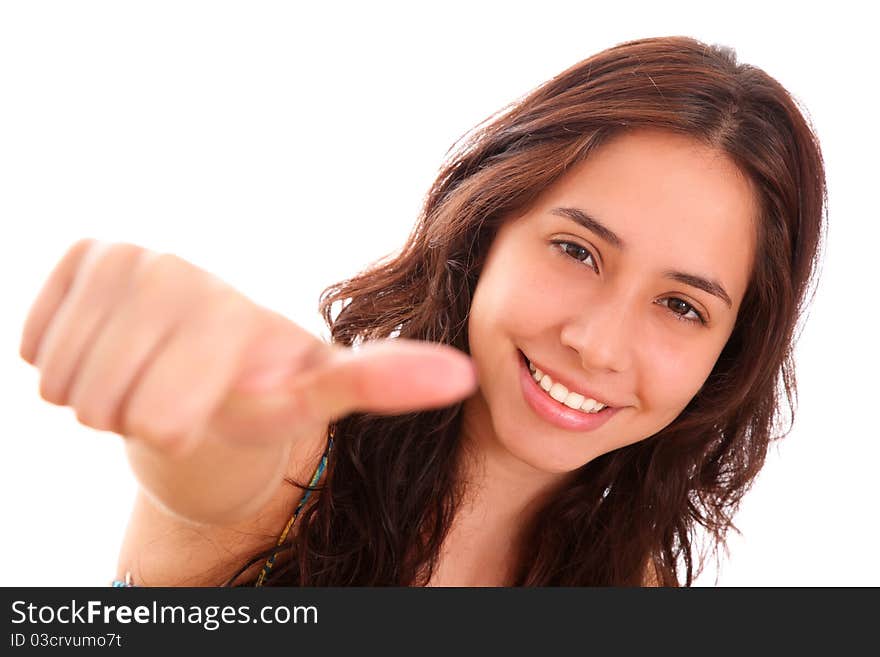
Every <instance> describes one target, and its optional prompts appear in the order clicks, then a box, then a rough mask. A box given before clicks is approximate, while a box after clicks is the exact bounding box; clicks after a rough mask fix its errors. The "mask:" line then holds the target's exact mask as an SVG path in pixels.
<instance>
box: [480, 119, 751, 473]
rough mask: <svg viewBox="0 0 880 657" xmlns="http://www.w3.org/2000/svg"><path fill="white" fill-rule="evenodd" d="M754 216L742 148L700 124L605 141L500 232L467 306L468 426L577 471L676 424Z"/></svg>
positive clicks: (720, 320)
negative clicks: (702, 137) (739, 161)
mask: <svg viewBox="0 0 880 657" xmlns="http://www.w3.org/2000/svg"><path fill="white" fill-rule="evenodd" d="M756 216H757V211H756V206H755V202H754V195H753V193H752V191H751V187H750V185H749V183H748V182H747V181H746V179H745V178H744V177H743V176H742V175H741V173H740V172H739V170H738V169H737V168H736V167H735V165H734V164H733V163H732V161H730V160H729V159H728V158H727V157H726V156H724V155H721V154H719V153H718V152H716V151H715V150H712V149H710V148H708V147H706V146H703V145H702V144H700V143H698V142H696V141H694V140H691V139H690V138H687V137H683V136H679V135H676V134H673V133H666V132H655V131H639V132H633V133H628V134H623V135H620V136H618V137H616V138H614V139H612V140H611V141H609V142H607V143H606V144H604V145H602V146H601V147H600V148H599V149H597V150H596V151H594V152H593V153H592V154H591V155H590V156H589V158H588V159H587V160H586V161H584V162H582V163H580V164H579V165H578V166H576V167H574V168H572V169H571V170H570V171H569V172H568V173H567V174H566V175H565V176H564V177H563V178H562V179H560V181H559V182H558V183H557V184H555V185H554V186H552V187H550V188H549V189H547V190H546V191H545V192H544V193H543V194H542V195H541V196H540V198H539V199H538V200H537V202H536V203H535V204H534V205H533V207H531V208H530V209H529V210H528V211H527V212H526V213H525V214H524V215H522V216H519V217H516V218H512V219H509V220H508V221H507V222H505V223H504V224H503V225H502V227H501V228H500V229H499V231H498V234H497V237H496V238H495V240H494V242H493V243H492V246H491V248H490V250H489V253H488V255H487V260H486V262H485V265H484V268H483V271H482V273H481V275H480V279H479V281H478V283H477V288H476V292H475V295H474V299H473V303H472V306H471V313H470V317H469V333H470V349H471V355H472V357H473V359H474V362H475V364H476V366H477V371H478V375H479V380H480V390H479V392H478V393H477V394H476V395H475V396H474V397H472V398H471V399H469V400H467V402H466V404H465V421H466V426H468V427H469V428H468V430H469V431H474V430H475V431H478V432H479V433H480V434H481V436H483V437H488V439H489V440H490V441H492V444H493V445H495V446H496V447H498V446H501V447H503V449H504V450H505V451H506V453H508V454H509V455H512V456H514V457H516V458H517V459H518V460H519V461H521V462H523V463H525V464H527V465H529V466H531V467H533V468H536V469H538V470H541V471H543V472H547V473H563V472H570V471H572V470H574V469H576V468H578V467H580V466H582V465H584V464H585V463H587V462H589V461H591V460H592V459H594V458H596V457H597V456H600V455H602V454H604V453H606V452H610V451H612V450H614V449H616V448H618V447H623V446H625V445H629V444H631V443H634V442H637V441H639V440H643V439H645V438H647V437H649V436H651V435H653V434H655V433H657V432H658V431H660V430H661V429H662V428H664V427H665V426H667V425H668V424H670V423H671V422H672V421H673V420H674V419H675V418H676V416H678V414H679V413H680V412H681V411H682V410H683V409H684V408H685V406H686V405H687V404H688V402H689V401H690V400H691V398H693V397H694V395H695V394H696V393H697V391H698V390H699V389H700V386H702V384H703V382H704V381H705V380H706V377H707V376H708V375H709V373H710V372H711V370H712V368H713V366H714V364H715V361H716V360H717V358H718V355H719V354H720V353H721V350H722V348H723V347H724V344H725V343H726V342H727V339H728V337H729V336H730V334H731V331H732V330H733V326H734V322H735V320H736V316H737V311H738V308H739V305H740V303H741V301H742V298H743V295H744V294H745V292H746V287H747V284H748V280H749V276H750V272H751V264H752V261H753V255H754V251H755V232H756V230H755V217H756ZM526 359H528V362H529V363H531V365H532V366H533V367H536V368H537V369H538V370H540V372H543V373H546V376H547V377H549V378H548V379H546V380H542V384H543V385H542V384H539V383H538V382H537V381H536V380H535V376H533V375H532V373H531V372H530V369H529V368H528V366H527V364H526ZM545 388H549V391H545ZM560 400H561V401H560ZM591 400H592V401H591ZM593 401H595V402H599V403H602V404H605V405H606V406H607V407H606V408H604V409H603V410H599V411H598V412H593V413H591V412H589V411H590V409H594V408H596V407H597V405H596V404H594V403H592V402H593ZM572 407H575V408H572Z"/></svg>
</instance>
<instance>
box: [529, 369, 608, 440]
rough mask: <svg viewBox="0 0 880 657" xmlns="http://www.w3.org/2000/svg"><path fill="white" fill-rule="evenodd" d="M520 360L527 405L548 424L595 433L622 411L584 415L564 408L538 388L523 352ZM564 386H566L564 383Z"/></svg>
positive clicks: (603, 411) (604, 410)
mask: <svg viewBox="0 0 880 657" xmlns="http://www.w3.org/2000/svg"><path fill="white" fill-rule="evenodd" d="M518 360H519V380H520V389H521V391H522V395H523V398H524V400H525V402H526V405H527V406H528V407H529V408H531V410H532V411H533V412H534V413H535V415H537V416H538V417H539V418H540V419H542V420H543V421H544V422H547V423H548V424H551V425H553V426H555V427H558V428H560V429H564V430H566V431H573V432H586V431H593V430H595V429H598V428H599V427H601V426H602V425H604V424H605V423H606V422H608V421H609V420H610V419H611V418H612V417H614V415H616V414H617V412H618V411H619V410H620V409H618V408H613V407H610V406H609V407H607V408H604V409H602V410H601V411H599V412H598V413H584V412H582V411H577V410H574V409H572V408H569V407H568V406H564V405H563V404H560V403H559V402H557V401H556V400H555V399H551V398H550V396H549V395H547V393H545V392H544V391H543V390H542V389H541V388H539V387H538V384H537V383H536V382H535V379H534V378H532V373H531V372H530V371H529V367H528V363H527V361H526V358H525V355H524V354H523V353H522V352H520V353H519V358H518ZM536 367H537V365H536ZM550 376H551V378H552V377H553V375H552V374H551V375H550ZM563 385H565V384H564V383H563Z"/></svg>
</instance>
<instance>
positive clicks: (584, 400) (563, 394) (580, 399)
mask: <svg viewBox="0 0 880 657" xmlns="http://www.w3.org/2000/svg"><path fill="white" fill-rule="evenodd" d="M529 371H531V373H532V378H533V379H534V380H535V381H536V382H537V383H538V386H539V387H540V388H541V389H542V390H543V391H544V392H547V393H549V394H550V396H551V397H552V398H553V399H555V400H556V401H558V402H559V403H561V404H565V405H566V406H568V407H569V408H573V409H575V410H580V411H583V412H584V413H598V412H599V411H601V410H602V409H603V408H605V404H601V403H599V402H597V401H596V400H595V399H590V398H589V397H584V396H583V395H582V394H580V393H579V392H569V391H568V388H566V387H565V386H564V385H562V384H561V383H555V382H554V381H553V379H551V378H550V377H549V376H548V375H547V374H544V373H543V372H542V371H541V370H539V369H538V368H537V367H535V366H534V365H532V364H531V363H529Z"/></svg>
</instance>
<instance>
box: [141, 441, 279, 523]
mask: <svg viewBox="0 0 880 657" xmlns="http://www.w3.org/2000/svg"><path fill="white" fill-rule="evenodd" d="M290 446H291V443H290V442H289V441H278V442H271V443H268V444H266V443H264V444H246V443H234V444H233V443H228V442H223V443H220V442H219V441H210V440H207V441H202V442H201V443H200V445H199V446H198V447H197V448H196V449H195V450H194V451H193V452H192V453H190V454H188V455H186V456H184V457H170V456H168V455H167V454H165V453H163V452H161V451H159V450H157V449H155V448H154V447H151V446H150V445H148V444H147V443H145V442H144V441H142V440H138V439H135V438H127V439H126V452H127V455H128V459H129V463H130V464H131V468H132V470H133V472H134V474H135V477H136V478H137V480H138V482H139V483H140V485H141V487H142V488H143V489H144V491H145V492H146V493H147V494H148V495H150V496H151V497H152V498H153V499H154V500H155V501H157V502H158V503H159V504H161V505H162V506H163V507H164V508H166V509H167V510H168V511H169V512H171V513H173V514H175V515H177V516H180V517H182V518H184V519H186V520H188V521H191V522H196V523H201V524H211V525H228V524H232V523H235V522H238V521H240V520H243V519H245V518H247V517H248V516H250V515H252V514H253V513H256V512H257V511H258V510H259V509H260V508H261V507H262V506H263V505H264V504H266V503H267V502H268V501H269V499H270V498H271V497H272V495H273V494H274V493H275V492H276V491H277V489H278V485H279V484H280V483H281V481H282V479H283V477H284V473H285V469H286V465H287V462H288V457H289V454H290Z"/></svg>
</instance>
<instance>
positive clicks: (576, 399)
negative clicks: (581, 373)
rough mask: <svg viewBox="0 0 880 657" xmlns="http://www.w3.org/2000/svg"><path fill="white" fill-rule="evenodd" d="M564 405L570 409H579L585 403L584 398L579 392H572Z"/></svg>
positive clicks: (564, 401)
mask: <svg viewBox="0 0 880 657" xmlns="http://www.w3.org/2000/svg"><path fill="white" fill-rule="evenodd" d="M562 403H563V404H565V405H566V406H568V407H569V408H574V409H579V408H580V407H581V404H583V403H584V396H583V395H582V394H581V393H579V392H570V393H568V396H567V397H566V398H565V400H563V402H562Z"/></svg>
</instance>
